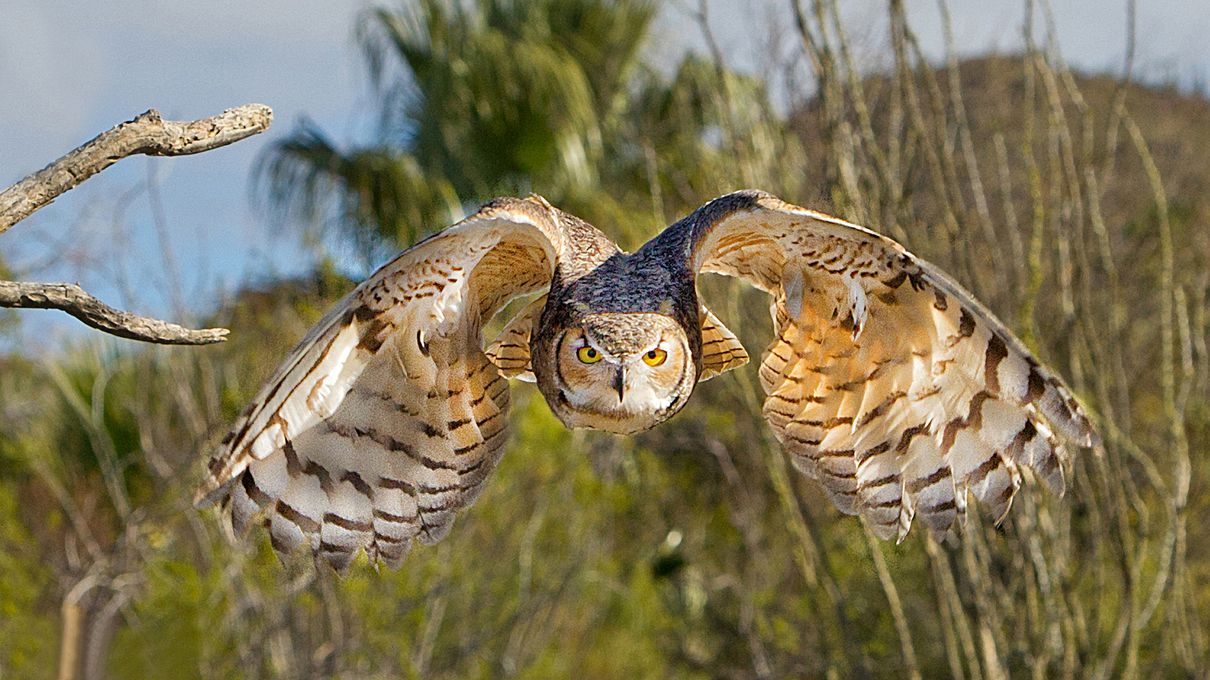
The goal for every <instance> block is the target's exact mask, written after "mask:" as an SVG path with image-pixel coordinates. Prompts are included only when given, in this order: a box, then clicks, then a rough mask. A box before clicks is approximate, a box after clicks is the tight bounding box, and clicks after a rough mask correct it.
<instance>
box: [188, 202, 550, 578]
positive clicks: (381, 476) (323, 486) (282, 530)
mask: <svg viewBox="0 0 1210 680" xmlns="http://www.w3.org/2000/svg"><path fill="white" fill-rule="evenodd" d="M563 239H564V236H563V231H562V227H561V226H560V222H559V218H558V216H557V212H556V211H555V210H553V209H552V208H550V206H549V205H548V204H546V203H545V201H543V200H542V199H540V198H537V197H531V198H528V199H497V200H495V201H493V202H491V203H489V204H487V205H486V206H484V207H483V208H482V209H481V210H479V212H478V213H476V214H475V215H473V216H471V217H469V218H467V219H465V220H463V221H461V222H459V223H457V224H455V225H453V226H451V227H449V228H448V229H446V230H445V231H442V232H440V233H438V234H437V235H435V236H433V237H431V238H429V239H428V240H426V241H423V242H422V243H420V244H417V245H416V246H414V247H412V248H410V249H408V250H406V251H404V252H403V253H402V254H400V255H399V256H398V257H396V258H395V259H394V260H393V261H391V262H389V263H388V264H386V265H385V266H383V267H382V268H381V269H379V270H378V271H377V272H376V273H374V274H373V275H372V276H371V277H370V278H369V279H367V280H366V281H365V282H363V283H362V284H361V285H360V286H358V287H357V288H356V289H355V290H354V291H353V292H352V293H350V294H349V295H348V296H347V297H346V298H345V299H344V300H343V301H342V302H341V303H339V304H338V305H337V306H336V307H335V308H334V309H333V310H332V311H331V312H329V313H328V315H327V316H326V317H325V318H324V319H323V320H322V321H320V323H319V324H318V325H317V326H316V327H315V328H314V329H312V331H311V332H310V333H308V335H307V336H306V338H304V339H303V341H302V342H301V343H300V344H299V346H298V347H297V348H296V349H295V350H294V351H293V353H292V354H291V355H290V357H289V358H288V359H287V360H286V361H285V363H284V364H283V365H282V366H281V367H280V368H279V369H278V371H277V373H276V375H275V376H274V377H273V378H272V379H271V380H270V381H269V383H268V384H267V385H266V386H265V387H264V389H263V390H262V391H261V392H260V394H259V395H258V396H257V398H256V399H255V400H254V401H253V402H252V404H251V405H250V406H249V407H248V409H247V410H246V411H245V412H244V414H243V415H242V416H241V417H240V418H239V420H238V421H237V422H236V424H235V427H234V428H233V429H232V431H231V433H230V434H229V435H228V436H227V438H226V439H225V440H224V442H223V445H222V446H221V447H220V450H219V451H218V453H217V454H216V455H215V456H214V457H213V459H212V460H211V461H210V463H209V474H208V476H207V478H206V480H205V482H203V484H202V486H201V488H200V489H199V490H198V498H199V503H206V502H213V501H216V500H217V501H221V502H222V503H223V505H225V506H228V507H229V508H230V513H231V522H232V526H233V527H234V529H235V530H236V532H237V533H243V532H244V531H245V530H246V527H247V526H248V525H249V524H250V523H251V522H252V521H253V520H254V519H256V518H263V522H264V524H265V525H266V526H267V528H268V530H269V534H270V538H271V541H272V544H273V547H274V549H275V550H277V551H278V553H280V554H285V553H290V552H293V551H294V550H295V549H297V548H299V547H300V546H302V545H307V546H308V547H310V548H311V550H312V551H314V552H315V553H316V554H318V555H321V556H323V557H324V558H325V559H327V560H328V562H329V563H330V564H332V566H333V567H335V568H336V569H338V570H343V569H344V568H346V567H347V566H348V564H349V563H350V561H351V560H352V558H353V557H354V556H355V555H356V553H357V551H358V550H359V549H365V551H366V553H367V555H368V556H369V557H370V559H371V561H373V560H375V559H376V558H380V559H382V560H383V561H384V562H385V563H386V564H387V565H389V566H392V567H394V566H397V565H398V564H399V562H400V561H401V560H402V558H403V556H404V555H405V554H406V553H407V551H408V549H409V548H410V547H411V544H412V542H413V540H419V541H421V542H423V543H431V542H435V541H437V540H440V539H441V538H442V537H444V536H445V535H446V533H448V531H449V529H450V526H451V525H452V523H453V520H454V513H455V511H456V510H458V509H459V508H462V507H465V506H467V505H469V504H470V503H472V502H473V501H474V500H475V498H476V497H477V496H478V494H479V492H480V491H481V490H482V488H483V485H484V483H485V481H486V479H487V477H488V475H489V473H490V472H491V471H492V469H493V468H494V467H495V465H496V462H497V460H498V459H499V457H500V454H501V452H502V451H503V443H504V432H505V420H506V411H507V409H508V400H509V393H508V386H507V381H506V380H505V379H504V378H503V377H502V376H501V375H500V373H499V371H498V370H497V367H496V365H495V364H493V363H492V362H491V361H490V360H489V359H488V357H487V356H486V355H485V354H484V353H483V351H482V340H481V336H480V326H481V324H482V323H484V322H485V321H486V320H488V319H490V318H491V317H492V315H494V314H495V313H496V312H497V311H498V310H499V309H500V308H501V307H502V306H503V305H504V304H505V303H506V302H507V301H508V300H510V299H512V298H513V297H516V296H518V295H524V294H527V293H533V292H536V291H540V290H542V289H544V288H547V287H549V285H550V280H551V276H552V274H553V271H554V267H555V264H556V260H557V257H558V254H559V253H560V252H561V251H562V245H563V244H562V241H563Z"/></svg>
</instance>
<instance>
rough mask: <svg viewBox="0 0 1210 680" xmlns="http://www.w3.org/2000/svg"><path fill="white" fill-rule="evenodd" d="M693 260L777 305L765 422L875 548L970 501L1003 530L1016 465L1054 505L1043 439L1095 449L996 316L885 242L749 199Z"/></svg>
mask: <svg viewBox="0 0 1210 680" xmlns="http://www.w3.org/2000/svg"><path fill="white" fill-rule="evenodd" d="M753 203H755V205H753ZM703 210H706V208H703ZM696 255H697V257H698V261H699V263H700V267H701V269H702V270H703V271H711V272H716V273H724V274H729V275H732V276H741V277H744V278H746V279H748V280H750V281H751V282H752V283H753V284H754V285H757V286H758V287H761V288H764V289H766V290H770V291H771V292H773V293H774V304H773V307H772V312H773V316H774V326H775V330H776V333H777V338H776V339H775V340H774V342H773V343H772V344H771V345H770V347H769V348H768V350H767V351H766V352H765V354H764V357H763V360H762V364H761V367H760V379H761V384H762V386H763V388H764V390H765V393H766V395H767V398H766V402H765V406H764V412H765V416H766V418H767V419H768V421H769V423H770V424H771V425H772V427H773V429H774V431H775V433H776V435H777V437H778V439H779V441H781V443H782V445H783V447H784V448H785V450H786V451H787V453H789V454H790V456H791V460H792V461H793V462H794V464H795V466H796V467H798V468H799V469H800V470H802V471H803V472H804V473H806V474H808V475H809V476H811V477H813V478H815V479H818V480H819V481H820V482H821V483H822V485H823V487H824V488H825V489H826V490H827V492H828V494H829V496H830V497H831V499H832V500H833V502H834V503H835V504H836V506H837V507H838V508H840V509H841V510H842V511H844V512H847V513H852V514H861V515H863V516H864V517H865V518H866V520H867V521H868V523H869V524H870V526H871V528H872V529H873V530H874V531H875V532H876V533H877V534H878V535H880V536H882V537H883V538H891V537H898V538H899V539H900V540H902V538H903V537H904V536H905V535H906V533H907V531H908V529H909V528H910V527H911V525H912V522H913V521H914V520H915V519H916V518H919V519H921V520H922V521H924V523H925V524H926V525H927V526H928V527H929V528H930V529H932V530H933V531H935V532H938V533H944V532H946V531H947V530H949V529H950V527H951V526H952V525H953V524H954V522H955V520H956V519H958V518H960V517H961V516H962V514H963V513H964V512H965V509H966V498H967V494H968V492H970V493H971V494H973V495H974V496H975V498H976V499H978V501H979V502H980V504H981V505H983V506H984V507H985V508H986V509H987V511H988V512H989V513H990V514H991V516H992V517H993V518H994V519H996V521H1000V520H1002V519H1003V518H1004V516H1005V513H1006V512H1007V511H1008V509H1009V507H1010V505H1011V503H1012V499H1013V496H1014V494H1015V492H1016V490H1017V489H1018V487H1019V486H1020V484H1021V474H1020V468H1021V467H1022V466H1024V467H1030V468H1032V469H1034V470H1035V471H1036V472H1037V473H1038V474H1039V476H1040V477H1041V478H1042V479H1043V480H1044V481H1045V482H1046V483H1047V484H1048V486H1050V487H1051V488H1052V489H1053V490H1055V491H1056V492H1059V493H1061V492H1062V490H1063V472H1062V462H1063V460H1064V458H1065V457H1066V455H1067V454H1066V452H1065V449H1064V448H1063V447H1062V445H1061V444H1060V442H1059V441H1058V439H1057V437H1055V436H1054V434H1053V433H1052V427H1054V428H1057V429H1058V431H1059V432H1061V433H1062V434H1063V435H1064V436H1065V437H1067V438H1068V439H1071V440H1074V441H1075V442H1077V443H1079V444H1081V445H1084V446H1089V445H1091V444H1092V443H1093V441H1094V440H1095V435H1094V433H1093V431H1092V428H1091V425H1090V424H1089V422H1088V420H1087V418H1086V417H1085V415H1084V413H1083V411H1082V410H1081V408H1080V407H1079V405H1078V404H1077V403H1076V401H1075V399H1074V398H1073V397H1072V395H1071V394H1070V392H1069V391H1068V390H1067V388H1066V387H1065V386H1064V385H1063V384H1062V383H1061V382H1060V381H1059V380H1058V379H1057V378H1056V377H1055V376H1054V375H1052V374H1051V373H1050V372H1049V371H1048V370H1047V369H1046V368H1044V367H1043V366H1041V365H1040V364H1039V363H1038V361H1037V360H1036V359H1035V358H1034V357H1033V356H1032V355H1031V354H1030V353H1029V352H1028V350H1026V349H1025V347H1024V346H1023V345H1022V344H1021V343H1020V342H1019V341H1018V340H1017V339H1016V338H1015V337H1013V336H1012V334H1011V333H1010V332H1009V331H1008V330H1007V329H1006V328H1004V326H1003V325H1002V324H1001V323H1000V322H999V321H998V320H996V318H995V317H994V316H993V315H992V314H991V313H990V312H989V311H987V310H986V309H985V308H984V307H982V305H980V304H979V303H978V302H976V301H975V300H974V299H973V298H972V297H971V296H970V295H969V294H968V293H966V292H965V291H964V290H962V289H961V288H960V287H959V286H958V285H957V284H954V283H953V282H951V281H950V280H949V279H948V278H946V277H945V276H944V274H942V273H940V272H939V271H937V270H936V269H935V268H933V267H932V266H931V265H928V264H927V263H925V262H923V261H920V260H918V259H916V258H915V257H913V256H912V255H911V254H909V253H908V252H907V251H905V250H904V249H903V248H902V246H900V245H899V244H897V243H895V242H894V241H891V240H890V239H887V238H885V237H882V236H880V235H878V234H876V233H874V232H871V231H869V230H866V229H863V228H861V227H857V226H855V225H850V224H847V223H844V222H842V221H840V220H836V219H834V218H830V217H827V216H825V215H821V214H819V213H813V212H811V211H807V210H804V209H802V208H797V207H795V206H790V205H788V204H785V203H782V202H781V201H778V200H777V199H774V198H772V197H769V196H767V195H758V196H757V198H756V200H755V201H754V202H749V204H748V205H746V206H743V207H740V208H737V209H735V210H733V211H730V212H726V213H723V214H722V215H720V216H719V217H718V219H716V220H715V221H714V222H713V223H712V226H711V227H709V228H706V229H704V233H703V235H702V236H701V237H700V240H699V249H698V250H697V251H696Z"/></svg>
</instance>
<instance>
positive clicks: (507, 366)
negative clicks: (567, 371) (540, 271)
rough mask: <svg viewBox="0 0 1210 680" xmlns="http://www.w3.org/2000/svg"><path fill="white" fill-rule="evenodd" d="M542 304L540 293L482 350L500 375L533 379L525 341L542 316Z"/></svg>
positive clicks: (544, 303)
mask: <svg viewBox="0 0 1210 680" xmlns="http://www.w3.org/2000/svg"><path fill="white" fill-rule="evenodd" d="M545 306H546V296H545V295H542V296H540V297H538V298H537V299H535V300H534V301H533V302H531V303H529V304H528V305H526V306H525V308H524V309H522V310H521V311H520V312H517V315H516V316H514V317H513V318H512V321H509V322H508V324H507V325H505V326H504V328H503V329H502V330H501V331H500V334H499V335H498V336H496V339H495V340H494V341H492V344H490V345H488V347H487V349H486V350H484V352H485V353H486V354H487V358H488V359H491V362H492V363H493V364H495V365H496V368H498V369H500V374H501V375H503V376H504V377H506V378H517V379H518V380H524V381H526V382H534V380H535V379H534V371H533V366H531V365H530V356H529V341H530V338H531V336H532V335H533V331H534V327H535V326H536V325H537V323H538V319H539V318H540V317H541V316H542V308H543V307H545Z"/></svg>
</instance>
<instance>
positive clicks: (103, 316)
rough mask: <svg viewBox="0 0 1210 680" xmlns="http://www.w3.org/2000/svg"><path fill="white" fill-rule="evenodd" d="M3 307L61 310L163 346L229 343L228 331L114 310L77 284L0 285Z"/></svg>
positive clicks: (98, 326)
mask: <svg viewBox="0 0 1210 680" xmlns="http://www.w3.org/2000/svg"><path fill="white" fill-rule="evenodd" d="M0 307H12V308H18V309H58V310H61V311H64V312H67V313H68V314H71V315H72V316H74V317H76V318H77V319H79V320H80V321H83V322H84V323H85V324H88V325H89V326H92V327H93V328H96V329H98V330H102V331H105V332H106V333H109V334H111V335H116V336H118V337H120V338H127V339H130V340H141V341H143V342H155V343H159V344H162V345H209V344H212V343H215V342H222V341H224V340H226V339H227V332H228V331H227V329H225V328H204V329H202V330H190V329H188V328H185V327H183V326H178V325H176V324H174V323H170V322H168V321H160V320H158V319H150V318H147V317H143V316H138V315H135V314H131V313H130V312H124V311H122V310H119V309H114V308H113V307H110V306H109V305H107V304H105V303H104V302H101V301H100V300H98V299H96V298H95V297H93V296H91V295H89V294H88V293H87V292H85V290H84V289H83V288H81V287H79V286H77V285H76V284H74V283H19V282H16V281H0Z"/></svg>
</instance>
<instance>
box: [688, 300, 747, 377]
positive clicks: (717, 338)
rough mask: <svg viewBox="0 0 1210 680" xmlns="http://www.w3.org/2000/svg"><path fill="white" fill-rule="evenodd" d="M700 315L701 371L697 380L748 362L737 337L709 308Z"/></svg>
mask: <svg viewBox="0 0 1210 680" xmlns="http://www.w3.org/2000/svg"><path fill="white" fill-rule="evenodd" d="M703 311H704V312H705V313H704V314H703V316H702V372H701V374H700V375H698V380H699V381H700V380H709V379H711V378H713V377H715V376H717V375H720V374H722V373H726V372H727V371H730V370H731V369H733V368H739V367H740V366H743V365H744V364H746V363H748V351H747V350H745V349H744V346H743V345H742V344H740V341H739V338H737V337H735V334H734V333H732V332H731V329H729V328H727V327H726V326H724V325H723V322H722V321H719V320H718V317H717V316H715V315H714V312H712V311H710V310H709V309H704V310H703Z"/></svg>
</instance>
